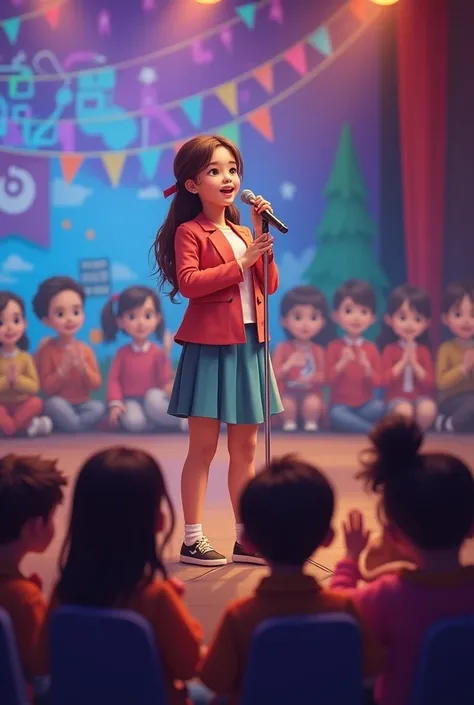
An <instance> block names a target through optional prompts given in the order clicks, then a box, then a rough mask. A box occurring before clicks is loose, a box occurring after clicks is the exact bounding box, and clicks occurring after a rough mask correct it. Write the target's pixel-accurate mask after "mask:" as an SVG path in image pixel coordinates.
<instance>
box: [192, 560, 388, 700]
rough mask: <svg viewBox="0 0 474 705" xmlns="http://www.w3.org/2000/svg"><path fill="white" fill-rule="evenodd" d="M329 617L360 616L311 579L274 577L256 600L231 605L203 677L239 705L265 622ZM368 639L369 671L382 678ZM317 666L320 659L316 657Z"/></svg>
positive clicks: (203, 668) (205, 661)
mask: <svg viewBox="0 0 474 705" xmlns="http://www.w3.org/2000/svg"><path fill="white" fill-rule="evenodd" d="M327 612H346V613H348V614H350V615H352V616H357V613H356V609H355V607H354V605H353V603H352V601H351V600H350V599H348V598H347V597H345V596H344V595H342V594H338V593H336V592H330V591H329V590H323V589H322V588H321V587H320V585H319V584H318V582H317V580H315V578H313V577H312V576H311V575H305V574H303V573H296V574H288V573H287V574H272V575H269V576H268V577H266V578H263V580H262V581H261V582H260V584H259V586H258V587H257V590H256V591H255V594H254V595H251V596H250V597H246V598H243V599H240V600H236V601H235V602H231V603H230V604H229V605H228V607H227V609H226V610H225V613H224V616H223V618H222V620H221V623H220V625H219V627H218V629H217V632H216V634H215V636H214V639H213V641H212V643H211V645H210V647H209V650H208V652H207V654H206V656H205V657H204V659H203V662H202V664H201V667H200V674H199V677H200V679H201V680H202V682H203V683H204V684H205V685H207V686H208V687H209V688H210V689H211V690H213V691H214V692H215V693H217V694H218V695H229V696H230V702H229V705H237V704H238V702H239V697H240V693H241V688H242V685H243V680H244V672H245V666H246V660H247V654H248V652H249V649H250V644H251V641H252V637H253V633H254V631H255V629H256V627H257V626H258V625H259V624H260V623H261V622H263V621H264V620H267V619H271V618H273V617H290V616H296V615H305V614H320V613H327ZM369 641H370V640H369V638H368V635H365V638H364V646H365V651H366V654H365V671H366V674H367V675H373V674H375V673H376V672H377V670H378V669H377V658H376V647H375V644H373V643H372V644H371V643H369ZM314 658H315V660H316V659H317V658H318V655H317V654H314Z"/></svg>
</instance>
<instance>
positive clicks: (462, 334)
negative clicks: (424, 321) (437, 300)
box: [441, 283, 474, 340]
mask: <svg viewBox="0 0 474 705" xmlns="http://www.w3.org/2000/svg"><path fill="white" fill-rule="evenodd" d="M441 320H442V321H443V323H444V325H445V326H447V327H448V328H449V330H450V331H451V333H452V334H453V335H455V336H456V338H460V339H461V340H472V339H473V338H474V284H462V283H455V284H449V286H448V287H447V288H446V291H445V292H444V296H443V305H442V317H441Z"/></svg>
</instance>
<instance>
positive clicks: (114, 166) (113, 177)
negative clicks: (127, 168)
mask: <svg viewBox="0 0 474 705" xmlns="http://www.w3.org/2000/svg"><path fill="white" fill-rule="evenodd" d="M102 163H103V165H104V167H105V171H106V172H107V174H108V177H109V179H110V182H111V184H112V186H118V183H119V181H120V177H121V176H122V171H123V167H124V164H125V152H104V154H102Z"/></svg>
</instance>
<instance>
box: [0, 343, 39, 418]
mask: <svg viewBox="0 0 474 705" xmlns="http://www.w3.org/2000/svg"><path fill="white" fill-rule="evenodd" d="M11 367H16V370H17V377H16V381H15V383H14V384H13V385H12V384H11V383H10V381H9V378H8V374H9V370H10V368H11ZM38 391H39V380H38V373H37V371H36V366H35V363H34V361H33V358H32V356H31V355H29V354H28V353H27V352H25V350H19V349H18V348H17V349H16V350H15V351H14V353H13V354H12V355H5V354H4V353H3V354H2V352H1V349H0V404H15V403H17V402H20V401H24V400H25V399H26V398H27V397H28V396H33V395H34V394H38Z"/></svg>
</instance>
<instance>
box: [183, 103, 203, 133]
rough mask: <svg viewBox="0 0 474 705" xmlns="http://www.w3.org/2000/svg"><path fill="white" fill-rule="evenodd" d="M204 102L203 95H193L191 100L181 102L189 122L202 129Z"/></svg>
mask: <svg viewBox="0 0 474 705" xmlns="http://www.w3.org/2000/svg"><path fill="white" fill-rule="evenodd" d="M202 101H203V98H202V96H201V95H192V96H191V97H190V98H185V99H184V100H182V101H181V107H182V108H183V111H184V113H185V115H186V117H187V118H188V120H189V122H190V123H191V124H192V125H193V126H194V127H197V128H199V127H201V120H202Z"/></svg>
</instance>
